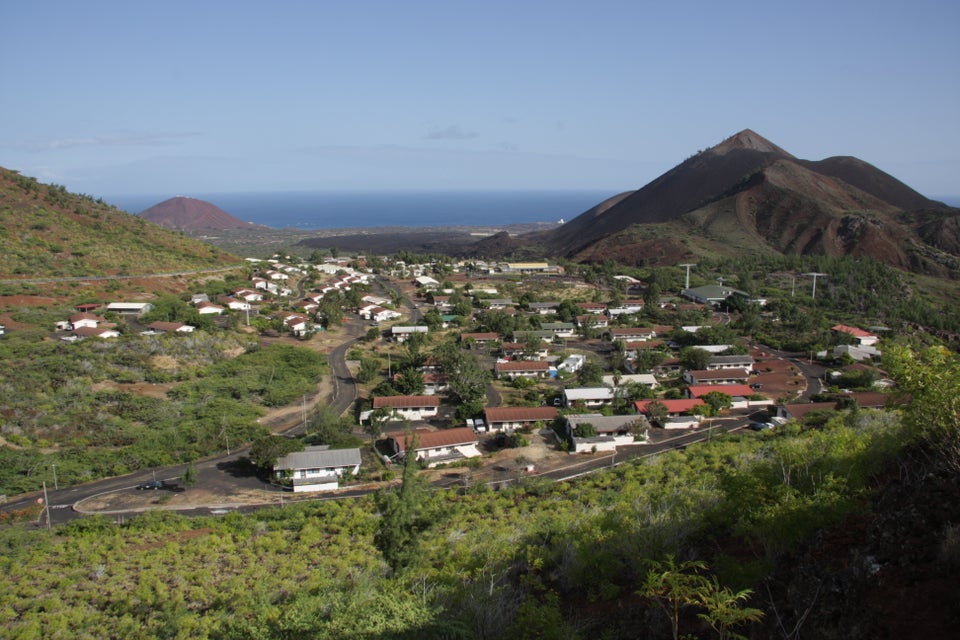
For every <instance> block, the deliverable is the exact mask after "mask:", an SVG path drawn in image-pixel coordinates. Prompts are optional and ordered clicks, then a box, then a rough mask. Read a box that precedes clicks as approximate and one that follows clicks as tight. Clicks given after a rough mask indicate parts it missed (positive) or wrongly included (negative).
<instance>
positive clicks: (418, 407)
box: [360, 395, 440, 421]
mask: <svg viewBox="0 0 960 640" xmlns="http://www.w3.org/2000/svg"><path fill="white" fill-rule="evenodd" d="M378 409H380V410H386V411H387V412H388V414H389V415H388V417H387V420H388V421H397V420H426V419H427V418H434V417H436V415H437V412H438V411H439V409H440V398H438V397H437V396H427V395H423V396H377V397H376V398H374V399H373V411H364V412H363V414H361V416H360V418H361V420H364V419H369V416H370V414H372V413H373V412H374V411H377V410H378Z"/></svg>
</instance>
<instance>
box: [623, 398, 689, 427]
mask: <svg viewBox="0 0 960 640" xmlns="http://www.w3.org/2000/svg"><path fill="white" fill-rule="evenodd" d="M654 403H656V404H657V405H662V406H663V407H664V409H665V411H664V413H665V414H666V415H665V416H662V417H658V415H657V414H658V413H659V412H658V411H653V410H652V407H651V405H653V404H654ZM704 404H705V403H704V401H703V400H701V399H699V398H683V399H679V400H637V401H636V402H634V403H633V407H634V408H635V409H636V410H637V412H638V413H642V414H644V415H646V416H647V417H648V418H651V419H655V420H656V421H657V422H658V423H659V424H660V426H661V427H663V428H664V429H687V428H690V427H695V426H697V425H698V424H700V416H699V415H697V414H696V413H694V412H693V410H694V408H695V407H699V406H702V405H704Z"/></svg>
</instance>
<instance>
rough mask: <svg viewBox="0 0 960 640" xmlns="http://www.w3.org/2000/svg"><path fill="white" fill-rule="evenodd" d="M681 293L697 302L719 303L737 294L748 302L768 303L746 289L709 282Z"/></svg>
mask: <svg viewBox="0 0 960 640" xmlns="http://www.w3.org/2000/svg"><path fill="white" fill-rule="evenodd" d="M680 295H681V296H683V297H684V298H686V299H687V300H692V301H693V302H696V303H697V304H711V305H719V304H722V303H723V302H725V301H726V299H727V298H729V297H731V296H736V297H738V298H742V299H744V300H746V301H748V302H752V303H756V304H759V305H761V306H763V305H764V304H766V302H767V301H766V300H764V299H762V298H753V297H751V296H750V294H749V293H747V292H746V291H741V290H739V289H734V288H733V287H725V286H723V285H716V284H708V285H706V286H703V287H696V288H693V289H683V290H682V291H680Z"/></svg>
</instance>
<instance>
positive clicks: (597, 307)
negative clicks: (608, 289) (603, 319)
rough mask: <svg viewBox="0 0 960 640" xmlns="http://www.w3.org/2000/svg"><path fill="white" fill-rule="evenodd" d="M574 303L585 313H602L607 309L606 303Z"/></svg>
mask: <svg viewBox="0 0 960 640" xmlns="http://www.w3.org/2000/svg"><path fill="white" fill-rule="evenodd" d="M576 305H577V306H578V307H580V308H581V309H583V310H584V311H585V312H586V313H591V314H595V315H603V314H604V313H606V311H607V305H605V304H602V303H600V302H577V303H576Z"/></svg>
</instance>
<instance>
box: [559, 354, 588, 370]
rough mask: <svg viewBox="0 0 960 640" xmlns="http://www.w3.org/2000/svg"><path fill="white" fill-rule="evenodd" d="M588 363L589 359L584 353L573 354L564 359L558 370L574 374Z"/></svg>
mask: <svg viewBox="0 0 960 640" xmlns="http://www.w3.org/2000/svg"><path fill="white" fill-rule="evenodd" d="M586 362H587V357H586V356H585V355H583V354H582V353H571V354H570V355H569V356H567V357H566V358H564V359H563V362H561V363H560V364H558V365H557V370H558V371H569V372H570V373H574V372H577V371H580V369H582V368H583V365H584V364H586Z"/></svg>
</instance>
